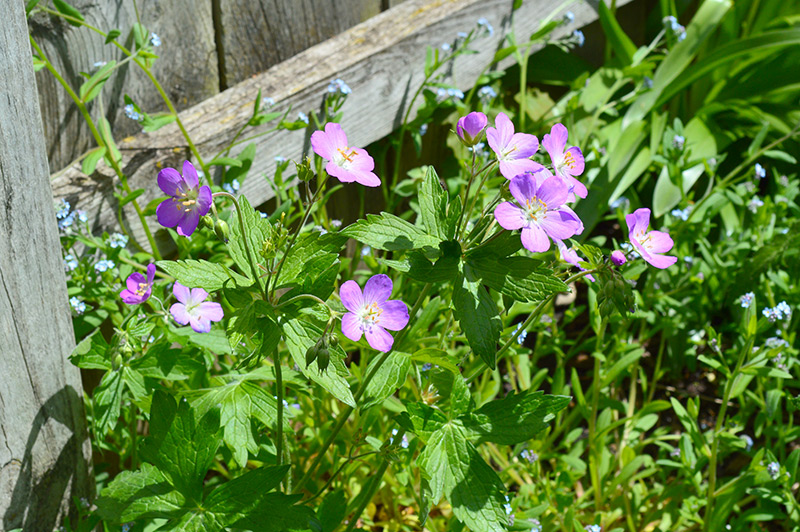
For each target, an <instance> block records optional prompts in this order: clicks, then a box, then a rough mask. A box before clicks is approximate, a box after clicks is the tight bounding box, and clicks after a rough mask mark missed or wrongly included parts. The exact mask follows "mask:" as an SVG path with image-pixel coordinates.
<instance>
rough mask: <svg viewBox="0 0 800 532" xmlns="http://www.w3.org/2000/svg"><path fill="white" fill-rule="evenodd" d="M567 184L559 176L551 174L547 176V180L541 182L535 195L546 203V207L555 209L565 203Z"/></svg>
mask: <svg viewBox="0 0 800 532" xmlns="http://www.w3.org/2000/svg"><path fill="white" fill-rule="evenodd" d="M568 194H569V192H568V190H567V185H566V184H565V183H564V181H562V180H561V178H560V177H556V176H553V177H551V178H548V179H547V181H545V182H544V183H542V186H540V187H539V189H538V190H537V191H536V197H537V198H539V199H540V200H541V201H543V202H544V203H545V205H547V208H548V209H551V210H552V209H557V208H558V207H561V206H562V205H564V203H566V201H567V195H568Z"/></svg>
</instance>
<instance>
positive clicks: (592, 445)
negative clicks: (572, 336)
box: [589, 319, 608, 512]
mask: <svg viewBox="0 0 800 532" xmlns="http://www.w3.org/2000/svg"><path fill="white" fill-rule="evenodd" d="M607 324H608V322H607V321H606V320H605V319H603V320H602V321H601V322H600V331H599V332H598V334H597V342H596V343H595V352H594V373H593V376H592V382H593V384H592V411H591V414H590V416H589V473H590V475H591V477H592V488H593V489H594V506H595V508H594V510H595V512H599V511H600V507H601V506H602V504H603V490H602V489H601V486H600V457H599V456H598V455H599V453H598V450H597V442H596V441H595V438H596V436H597V410H598V409H599V405H600V352H601V349H602V348H603V337H604V336H605V331H606V326H607Z"/></svg>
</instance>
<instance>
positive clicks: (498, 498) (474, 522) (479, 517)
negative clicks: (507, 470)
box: [417, 422, 508, 532]
mask: <svg viewBox="0 0 800 532" xmlns="http://www.w3.org/2000/svg"><path fill="white" fill-rule="evenodd" d="M417 464H418V465H419V467H420V468H421V469H422V472H423V475H424V476H425V478H427V479H428V484H429V486H430V488H431V496H432V501H433V503H434V504H436V503H437V502H438V501H439V500H441V498H442V495H446V496H447V499H448V501H449V502H450V505H451V506H452V507H453V513H454V514H455V516H456V517H457V518H458V519H459V520H460V521H461V522H463V523H464V524H465V525H467V527H469V528H470V529H471V530H480V531H481V532H504V531H505V530H506V526H507V525H508V517H507V516H506V513H505V511H504V510H503V503H504V498H503V492H504V491H505V486H503V483H502V481H501V480H500V477H498V476H497V473H495V472H494V470H493V469H492V468H491V467H489V465H488V464H487V463H486V462H485V461H484V460H483V458H481V456H480V454H478V451H477V449H475V447H474V446H473V445H472V444H471V443H470V442H469V441H468V440H467V438H466V435H465V434H464V429H463V428H462V427H461V426H460V425H459V424H458V423H457V422H451V423H448V424H446V425H444V426H443V427H442V428H441V429H439V430H437V431H436V432H434V433H433V435H432V436H431V438H430V440H428V443H427V445H426V446H425V449H424V450H423V451H422V453H421V454H420V455H419V458H417Z"/></svg>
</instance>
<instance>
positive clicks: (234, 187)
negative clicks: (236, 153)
mask: <svg viewBox="0 0 800 532" xmlns="http://www.w3.org/2000/svg"><path fill="white" fill-rule="evenodd" d="M239 186H240V185H239V180H238V179H234V180H233V181H231V182H230V183H223V184H222V190H224V191H225V192H228V193H229V194H236V193H238V192H239Z"/></svg>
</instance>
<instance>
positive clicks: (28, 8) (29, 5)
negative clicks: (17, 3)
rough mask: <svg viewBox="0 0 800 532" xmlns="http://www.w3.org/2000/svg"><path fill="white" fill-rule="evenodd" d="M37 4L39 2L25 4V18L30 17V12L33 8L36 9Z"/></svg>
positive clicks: (31, 0) (38, 0) (37, 0)
mask: <svg viewBox="0 0 800 532" xmlns="http://www.w3.org/2000/svg"><path fill="white" fill-rule="evenodd" d="M39 2H40V0H28V2H27V3H26V4H25V16H28V15H30V13H31V11H33V8H34V7H36V6H37V5H38V4H39Z"/></svg>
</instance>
